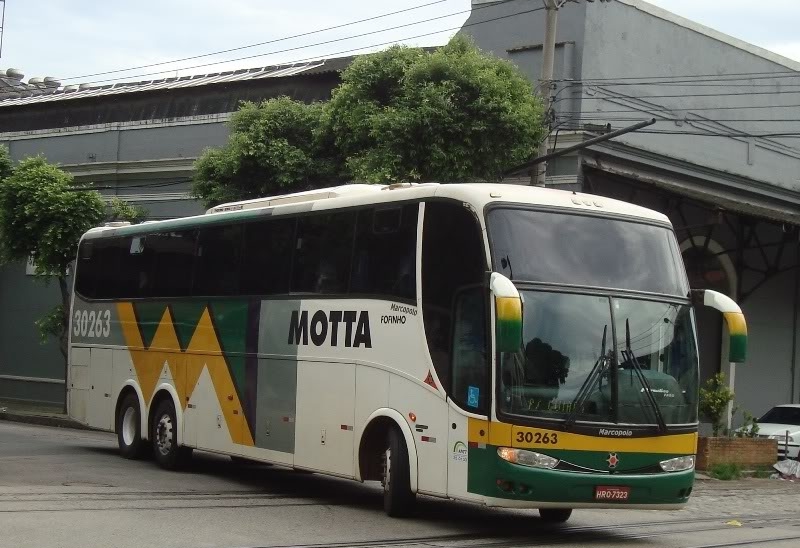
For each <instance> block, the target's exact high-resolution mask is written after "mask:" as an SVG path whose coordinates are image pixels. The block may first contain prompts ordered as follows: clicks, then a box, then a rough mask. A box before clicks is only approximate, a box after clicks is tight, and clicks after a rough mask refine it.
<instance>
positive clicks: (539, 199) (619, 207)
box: [84, 183, 669, 238]
mask: <svg viewBox="0 0 800 548" xmlns="http://www.w3.org/2000/svg"><path fill="white" fill-rule="evenodd" d="M426 198H449V199H453V200H458V201H461V202H465V203H468V204H470V205H471V206H472V207H473V208H475V209H476V210H478V211H482V210H483V208H484V207H485V206H487V205H489V204H490V203H511V204H519V205H530V206H546V207H554V208H559V209H564V210H572V211H575V212H578V211H583V212H592V213H594V214H601V215H602V214H604V213H605V214H609V215H615V216H624V217H631V218H638V219H646V220H651V221H656V222H660V223H665V224H669V219H668V218H667V217H666V215H663V214H661V213H658V212H656V211H653V210H651V209H647V208H644V207H640V206H637V205H634V204H630V203H627V202H622V201H619V200H614V199H611V198H605V197H602V196H595V195H592V194H585V193H581V192H571V191H565V190H556V189H551V188H542V187H534V186H523V185H510V184H501V183H462V184H439V183H420V184H412V183H399V184H393V185H367V184H351V185H342V186H336V187H330V188H323V189H316V190H309V191H305V192H296V193H293V194H285V195H282V196H271V197H266V198H257V199H255V200H244V201H240V202H230V203H226V204H221V205H219V206H216V207H213V208H211V209H209V210H208V211H207V212H206V214H205V215H196V216H192V217H182V218H179V219H170V220H166V221H152V222H145V223H142V224H138V225H129V226H106V227H97V228H93V229H91V230H90V231H89V232H87V233H86V235H85V236H84V237H87V238H99V237H108V236H122V235H135V234H147V233H152V232H160V231H164V230H177V229H183V228H191V227H196V226H203V225H212V224H224V223H228V222H231V221H236V220H245V219H257V218H259V217H267V216H271V215H284V214H294V213H303V212H310V211H324V210H331V209H342V208H346V207H357V206H365V205H378V204H389V203H392V202H405V201H414V200H422V199H426Z"/></svg>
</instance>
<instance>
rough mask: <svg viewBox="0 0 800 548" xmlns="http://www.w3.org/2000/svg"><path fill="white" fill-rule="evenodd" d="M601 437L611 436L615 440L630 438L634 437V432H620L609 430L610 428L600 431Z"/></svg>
mask: <svg viewBox="0 0 800 548" xmlns="http://www.w3.org/2000/svg"><path fill="white" fill-rule="evenodd" d="M600 435H601V436H611V437H615V438H628V437H630V436H633V431H632V430H618V429H609V428H601V429H600Z"/></svg>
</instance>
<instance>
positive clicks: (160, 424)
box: [150, 398, 192, 470]
mask: <svg viewBox="0 0 800 548" xmlns="http://www.w3.org/2000/svg"><path fill="white" fill-rule="evenodd" d="M150 439H151V440H152V442H153V454H154V455H155V458H156V461H157V462H158V464H159V465H161V467H162V468H165V469H167V470H179V469H180V468H183V467H184V466H185V465H186V464H187V463H188V462H189V458H190V457H191V455H192V448H191V447H182V446H179V445H178V420H177V418H176V416H175V406H174V405H173V404H172V400H171V399H167V398H165V399H162V400H161V401H160V402H159V404H158V406H157V407H156V412H155V414H154V415H153V423H152V426H151V434H150Z"/></svg>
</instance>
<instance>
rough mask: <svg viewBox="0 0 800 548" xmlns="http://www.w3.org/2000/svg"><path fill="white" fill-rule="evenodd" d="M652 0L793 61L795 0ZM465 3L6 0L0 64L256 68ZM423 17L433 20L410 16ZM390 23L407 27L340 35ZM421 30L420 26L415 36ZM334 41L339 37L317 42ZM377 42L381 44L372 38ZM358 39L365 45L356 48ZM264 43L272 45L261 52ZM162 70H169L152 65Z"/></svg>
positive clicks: (29, 69)
mask: <svg viewBox="0 0 800 548" xmlns="http://www.w3.org/2000/svg"><path fill="white" fill-rule="evenodd" d="M530 1H531V3H532V4H539V3H540V2H541V0H530ZM651 3H653V4H656V5H658V6H660V7H662V8H665V9H668V10H670V11H672V12H674V13H677V14H679V15H682V16H684V17H687V18H689V19H693V20H695V21H697V22H699V23H702V24H704V25H707V26H709V27H712V28H715V29H717V30H719V31H722V32H725V33H727V34H730V35H732V36H735V37H737V38H740V39H743V40H746V41H748V42H751V43H753V44H756V45H759V46H761V47H764V48H766V49H769V50H772V51H774V52H777V53H780V54H782V55H785V56H787V57H790V58H793V59H795V60H798V61H800V30H798V29H799V28H800V27H799V26H798V23H800V0H651ZM423 4H431V5H428V6H426V7H423V8H420V9H413V10H409V11H406V12H404V13H400V14H397V15H393V16H391V17H383V18H380V19H375V20H373V21H368V22H364V23H361V24H358V25H351V26H347V27H345V28H341V29H334V30H330V31H327V32H324V33H318V34H313V35H310V36H305V37H298V38H294V39H290V40H280V39H282V38H285V37H289V36H293V35H297V34H300V33H307V32H310V31H314V30H318V29H324V28H327V27H332V26H335V25H342V24H345V23H349V22H352V21H356V20H360V19H365V18H368V17H372V16H378V15H382V14H385V13H389V12H394V11H399V10H403V9H406V8H413V7H416V6H420V5H423ZM469 8H470V0H440V1H438V2H436V1H435V0H393V1H392V2H378V1H375V0H343V1H342V0H339V1H334V0H291V1H287V0H138V1H136V2H131V1H123V0H6V13H5V26H4V36H3V49H2V56H1V57H0V68H3V69H5V68H7V67H15V68H19V69H21V70H22V71H23V72H24V73H25V75H26V78H29V77H31V76H55V77H57V78H60V79H61V80H62V81H63V82H64V83H78V82H94V81H99V80H102V79H109V78H121V79H124V80H139V79H152V78H157V77H163V76H164V75H165V74H168V75H170V76H174V75H175V74H176V69H181V70H179V72H178V74H180V75H185V74H191V73H206V72H217V71H220V70H225V69H229V68H231V67H232V66H235V67H237V68H238V67H257V66H265V65H269V64H275V63H281V62H294V61H301V60H307V59H310V58H314V57H321V56H337V55H349V54H354V53H363V52H366V51H370V50H371V49H381V48H382V47H385V46H384V45H381V44H384V43H392V42H395V41H403V42H405V43H410V44H414V45H434V44H442V43H444V42H446V41H447V39H448V38H449V37H450V36H451V35H452V34H453V33H454V32H455V29H457V28H458V27H460V25H461V24H462V23H463V22H464V21H465V19H466V18H467V15H468V10H469ZM430 18H438V19H436V20H434V21H430V22H427V23H418V22H419V21H421V20H424V19H430ZM398 25H408V26H406V27H405V28H399V29H396V30H393V31H385V32H377V33H374V34H370V35H368V36H363V37H360V38H348V37H350V36H353V35H356V34H362V33H370V32H374V31H382V30H383V29H386V28H388V27H395V26H398ZM423 34H428V35H427V36H420V35H423ZM412 37H417V38H412ZM345 38H346V39H345ZM409 38H412V39H409ZM340 39H341V40H340ZM332 40H340V41H337V42H332V43H328V44H320V42H324V41H332ZM266 41H273V43H270V44H265V45H262V46H259V47H253V48H247V49H242V50H239V51H236V52H231V53H227V54H223V55H216V56H211V57H203V58H200V59H195V60H191V61H184V62H181V63H177V64H168V65H161V66H158V67H151V68H142V69H138V70H132V71H128V72H121V73H116V74H110V75H104V76H92V75H93V74H94V73H98V72H104V71H112V70H117V69H123V68H130V67H136V66H141V65H148V64H151V63H162V62H166V61H172V60H175V59H180V58H184V57H189V56H194V55H201V54H205V53H209V52H214V51H219V50H223V49H227V48H235V47H239V46H245V45H248V44H254V43H258V42H266ZM315 44H317V45H315ZM377 45H381V46H379V47H374V46H377ZM308 46H311V47H308ZM365 46H373V47H371V48H366V49H358V48H365ZM277 50H289V51H283V52H278V51H277ZM270 52H274V53H272V54H271V55H265V54H267V53H270ZM243 56H258V57H253V58H250V59H246V60H242V61H238V62H235V63H234V64H231V63H223V64H214V65H209V66H206V67H196V65H200V64H204V63H214V62H217V61H224V60H230V59H234V58H240V57H243ZM166 69H169V71H170V72H168V73H164V72H162V73H160V74H159V73H155V71H159V70H161V71H164V70H166Z"/></svg>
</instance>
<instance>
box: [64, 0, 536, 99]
mask: <svg viewBox="0 0 800 548" xmlns="http://www.w3.org/2000/svg"><path fill="white" fill-rule="evenodd" d="M441 1H445V0H441ZM508 1H510V0H503V1H502V2H501V3H505V2H508ZM434 3H438V2H434ZM427 5H430V4H424V5H423V6H419V7H424V6H427ZM494 5H496V4H492V5H491V6H494ZM491 6H490V5H486V6H476V7H475V8H472V9H471V10H461V11H457V12H453V13H448V14H445V15H439V16H437V17H430V18H428V19H422V20H419V21H414V22H411V23H404V24H401V25H395V26H393V27H387V28H382V29H377V30H372V31H369V32H364V33H361V34H355V35H350V36H344V37H340V38H334V39H331V40H325V41H322V42H316V43H312V44H306V45H302V46H295V47H291V48H285V49H281V50H274V51H268V52H264V53H258V54H253V55H247V56H243V57H235V58H232V59H224V60H220V61H213V62H209V63H202V64H198V65H191V66H186V67H178V68H173V69H165V70H162V71H158V72H147V73H142V74H136V75H129V76H122V77H118V78H106V79H103V80H95V81H90V82H83V83H85V84H97V83H103V82H117V81H120V80H133V79H136V78H141V77H144V76H154V75H159V74H164V73H165V72H172V71H176V72H177V71H186V70H191V69H196V68H204V67H208V66H213V65H220V64H224V63H233V62H237V61H244V60H247V59H255V58H258V57H267V56H270V55H277V54H279V53H287V52H290V51H297V50H302V49H308V48H313V47H317V46H323V45H327V44H333V43H337V42H343V41H347V40H353V39H355V38H363V37H365V36H371V35H373V34H380V33H384V32H389V31H392V30H398V29H401V28H406V27H412V26H415V25H421V24H423V23H430V22H432V21H438V20H440V19H448V18H450V17H454V16H456V15H463V14H466V13H471V12H474V11H477V10H479V9H486V8H488V7H491ZM410 9H412V8H408V9H406V10H400V11H398V12H393V13H391V14H386V15H384V16H377V17H373V18H370V19H363V20H360V21H355V22H352V23H348V24H343V25H338V26H336V27H330V28H339V27H343V26H347V25H354V24H357V23H360V22H363V21H369V20H372V19H377V18H379V17H386V16H388V15H393V14H396V13H401V12H403V11H410ZM543 9H544V8H543V7H542V8H536V9H530V10H525V11H522V12H518V13H515V14H509V15H504V16H500V17H495V18H492V19H488V20H486V21H479V22H476V23H470V24H468V25H462V26H460V27H451V28H447V29H441V30H437V31H434V32H428V33H425V34H420V35H417V36H411V37H406V38H401V39H399V40H391V41H387V42H382V43H379V44H372V45H369V46H364V47H360V48H353V49H349V50H344V51H340V52H336V53H332V54H327V55H326V56H325V57H327V58H330V57H335V56H338V55H343V54H346V53H351V52H355V51H360V50H364V49H369V48H373V47H378V46H385V45H389V44H395V43H397V42H400V41H404V40H413V39H416V38H423V37H426V36H431V35H434V34H441V33H443V32H450V31H457V30H460V29H461V28H464V27H470V26H474V25H478V24H484V23H489V22H492V21H497V20H500V19H506V18H508V17H515V16H517V15H523V14H526V13H533V12H536V11H541V10H543ZM325 30H329V29H322V30H320V31H315V32H323V31H325ZM308 34H313V33H311V32H309V33H304V34H299V35H296V36H290V37H286V38H281V39H277V40H272V41H269V42H264V43H263V44H268V43H273V42H280V41H283V40H288V39H290V38H295V37H299V36H305V35H308ZM255 45H262V44H255ZM255 45H254V46H255ZM246 47H250V46H242V47H240V48H233V49H231V50H225V51H235V50H237V49H245V48H246ZM210 55H214V53H209V54H204V55H198V56H194V57H189V58H187V59H194V58H199V57H207V56H210ZM319 58H320V56H315V57H309V58H306V59H300V60H294V61H287V62H283V63H281V64H295V63H301V62H307V61H312V60H317V59H319ZM173 62H177V61H165V62H164V63H155V64H153V65H144V66H145V67H147V66H157V65H163V64H169V63H173ZM135 69H136V67H134V68H130V69H118V70H116V71H108V72H101V73H96V74H98V75H102V74H111V73H112V72H113V73H119V72H128V71H130V70H135ZM88 76H92V75H86V76H75V77H70V78H62V80H63V81H69V80H76V79H80V78H85V77H88Z"/></svg>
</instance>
